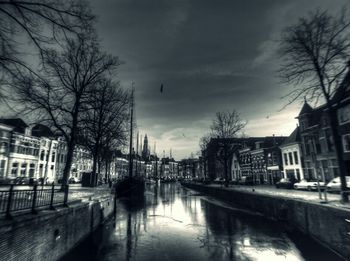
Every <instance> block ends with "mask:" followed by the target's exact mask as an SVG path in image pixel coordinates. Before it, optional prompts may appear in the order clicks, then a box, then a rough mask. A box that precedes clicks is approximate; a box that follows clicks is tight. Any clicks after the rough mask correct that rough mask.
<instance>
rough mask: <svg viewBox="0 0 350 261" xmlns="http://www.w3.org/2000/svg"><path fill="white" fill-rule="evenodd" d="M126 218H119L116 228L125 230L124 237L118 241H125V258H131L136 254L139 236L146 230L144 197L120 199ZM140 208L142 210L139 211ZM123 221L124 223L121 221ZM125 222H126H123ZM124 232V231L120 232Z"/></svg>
mask: <svg viewBox="0 0 350 261" xmlns="http://www.w3.org/2000/svg"><path fill="white" fill-rule="evenodd" d="M121 202H122V205H123V208H124V209H125V213H126V215H127V218H126V220H120V221H118V222H119V224H120V225H119V226H118V229H119V230H121V231H123V230H125V238H121V240H120V242H123V241H125V258H126V260H130V259H132V257H133V256H134V255H136V254H137V245H138V241H139V238H140V236H141V235H142V234H143V233H144V232H147V216H148V214H147V208H146V207H145V202H146V200H145V198H144V197H143V198H130V199H124V200H121ZM141 210H142V211H141ZM123 222H124V225H122V223H123ZM125 223H126V224H125ZM122 234H124V233H122Z"/></svg>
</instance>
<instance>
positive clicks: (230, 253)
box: [198, 200, 290, 260]
mask: <svg viewBox="0 0 350 261" xmlns="http://www.w3.org/2000/svg"><path fill="white" fill-rule="evenodd" d="M201 204H202V207H203V208H204V215H205V220H206V224H207V230H206V231H205V233H204V234H203V235H202V236H200V237H198V240H199V241H200V243H201V244H202V245H201V247H203V248H205V249H207V251H208V252H209V253H210V256H211V258H213V259H222V258H229V259H230V260H232V259H235V258H237V257H239V258H240V259H245V257H244V256H243V255H242V252H241V250H242V247H243V248H250V249H255V250H256V251H260V250H271V249H274V253H275V254H276V255H285V254H286V252H287V251H288V250H289V249H290V245H289V243H288V241H287V240H286V237H285V236H283V235H281V233H280V229H278V224H277V223H276V224H275V223H272V222H268V221H267V220H266V219H262V218H261V217H260V216H250V215H246V214H242V213H239V212H233V211H230V210H229V209H223V208H222V207H219V206H216V205H214V204H211V203H209V202H207V201H205V200H202V201H201ZM272 226H274V227H277V229H276V228H273V229H272Z"/></svg>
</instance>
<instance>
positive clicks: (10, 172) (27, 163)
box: [0, 119, 40, 179]
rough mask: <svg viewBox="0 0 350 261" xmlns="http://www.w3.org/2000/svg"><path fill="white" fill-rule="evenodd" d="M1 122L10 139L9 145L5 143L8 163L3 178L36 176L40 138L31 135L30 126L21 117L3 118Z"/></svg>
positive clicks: (7, 137)
mask: <svg viewBox="0 0 350 261" xmlns="http://www.w3.org/2000/svg"><path fill="white" fill-rule="evenodd" d="M0 123H1V124H2V125H3V133H4V135H6V139H7V140H8V141H9V142H8V144H9V146H8V145H6V146H5V145H4V146H5V147H4V154H5V155H7V163H6V164H5V165H6V170H5V172H4V174H5V175H4V176H3V178H5V179H8V178H10V179H14V178H16V177H29V178H36V170H37V166H38V155H39V149H40V139H39V138H37V137H33V136H31V135H30V128H29V126H28V125H27V124H26V123H25V122H24V121H23V120H21V119H1V120H0ZM4 125H5V126H4ZM6 126H8V127H7V131H5V130H4V129H5V128H6ZM5 133H6V134H5ZM3 144H5V143H3ZM4 154H3V156H4Z"/></svg>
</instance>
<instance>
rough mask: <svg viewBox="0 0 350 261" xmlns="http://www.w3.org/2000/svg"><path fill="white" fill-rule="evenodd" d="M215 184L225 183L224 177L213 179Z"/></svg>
mask: <svg viewBox="0 0 350 261" xmlns="http://www.w3.org/2000/svg"><path fill="white" fill-rule="evenodd" d="M213 182H214V183H215V184H224V183H225V179H224V178H216V179H214V181H213Z"/></svg>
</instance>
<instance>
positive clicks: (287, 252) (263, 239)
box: [63, 183, 341, 261]
mask: <svg viewBox="0 0 350 261" xmlns="http://www.w3.org/2000/svg"><path fill="white" fill-rule="evenodd" d="M63 260H64V261H70V260H118V261H122V260H127V261H129V260H137V261H143V260H150V261H151V260H152V261H156V260H160V261H165V260H182V261H185V260H191V261H196V260H201V261H204V260H268V261H273V260H288V261H289V260H332V261H333V260H341V259H340V258H339V257H338V256H336V255H335V254H333V253H332V252H330V251H329V250H327V249H325V248H324V247H322V246H320V245H319V244H318V243H316V242H315V241H313V240H312V239H311V238H309V237H307V236H304V235H301V234H295V233H290V232H286V229H285V227H284V226H283V224H280V223H277V222H273V221H270V220H267V219H265V218H264V217H262V216H260V215H258V214H256V213H251V212H249V211H246V210H243V209H239V208H235V207H233V206H232V205H227V204H225V203H223V202H220V201H217V200H215V199H213V198H210V197H207V196H204V195H201V194H199V193H198V192H195V191H192V190H188V189H186V188H183V187H181V185H180V184H175V183H172V184H160V185H150V186H148V187H147V190H146V192H145V196H144V197H143V198H142V199H141V200H137V201H135V200H134V201H129V200H126V199H121V200H119V201H118V203H117V216H116V220H113V221H112V220H111V221H110V222H109V223H107V224H105V225H104V226H103V227H101V228H100V229H99V230H98V231H97V232H96V233H94V235H93V236H91V237H90V238H89V239H88V240H86V241H85V242H83V243H82V244H81V245H80V246H78V247H77V248H76V249H75V250H73V251H72V252H71V253H70V254H69V255H67V256H66V257H65V258H63Z"/></svg>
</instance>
